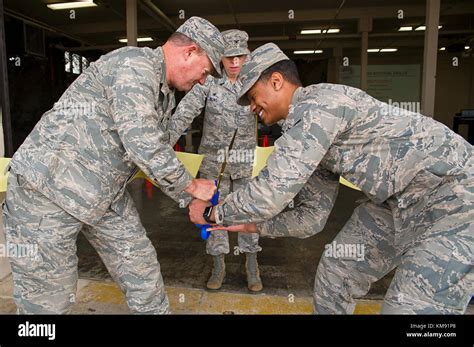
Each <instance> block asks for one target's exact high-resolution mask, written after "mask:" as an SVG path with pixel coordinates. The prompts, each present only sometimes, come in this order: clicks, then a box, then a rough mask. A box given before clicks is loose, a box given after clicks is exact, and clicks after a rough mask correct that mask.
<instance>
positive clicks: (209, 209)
mask: <svg viewBox="0 0 474 347" xmlns="http://www.w3.org/2000/svg"><path fill="white" fill-rule="evenodd" d="M213 208H214V206H207V207H206V208H205V209H204V213H203V214H202V216H203V217H204V219H205V220H206V222H208V223H214V222H213V221H211V216H212V211H213Z"/></svg>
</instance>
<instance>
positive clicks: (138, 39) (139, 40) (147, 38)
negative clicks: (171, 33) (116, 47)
mask: <svg viewBox="0 0 474 347" xmlns="http://www.w3.org/2000/svg"><path fill="white" fill-rule="evenodd" d="M150 41H153V39H152V38H151V37H139V38H137V42H150ZM119 42H122V43H127V42H128V40H127V39H120V40H119Z"/></svg>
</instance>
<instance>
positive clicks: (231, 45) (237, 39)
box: [222, 29, 250, 57]
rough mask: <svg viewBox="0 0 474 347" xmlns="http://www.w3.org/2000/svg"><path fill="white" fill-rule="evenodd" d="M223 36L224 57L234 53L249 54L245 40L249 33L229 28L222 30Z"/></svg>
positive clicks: (234, 54)
mask: <svg viewBox="0 0 474 347" xmlns="http://www.w3.org/2000/svg"><path fill="white" fill-rule="evenodd" d="M222 37H223V38H224V44H225V47H224V57H235V56H236V55H243V54H245V55H247V54H250V51H249V49H248V45H247V41H248V40H249V35H248V34H247V33H246V32H245V31H242V30H237V29H231V30H226V31H223V32H222Z"/></svg>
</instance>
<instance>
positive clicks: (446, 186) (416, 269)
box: [190, 43, 474, 314]
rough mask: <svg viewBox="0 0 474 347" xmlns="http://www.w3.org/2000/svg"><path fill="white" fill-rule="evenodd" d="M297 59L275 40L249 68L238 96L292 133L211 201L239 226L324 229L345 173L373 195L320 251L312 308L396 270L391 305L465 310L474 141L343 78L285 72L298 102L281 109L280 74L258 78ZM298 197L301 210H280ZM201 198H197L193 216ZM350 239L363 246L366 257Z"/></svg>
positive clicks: (222, 218)
mask: <svg viewBox="0 0 474 347" xmlns="http://www.w3.org/2000/svg"><path fill="white" fill-rule="evenodd" d="M288 62H289V60H288V58H287V57H286V56H285V55H284V54H283V52H282V51H281V50H280V49H279V48H278V47H277V46H276V45H275V44H271V43H270V44H266V45H263V46H261V47H259V48H258V49H256V50H255V51H254V52H253V53H252V55H251V59H250V61H248V62H247V63H246V64H245V65H244V67H243V69H242V82H243V87H242V89H241V92H240V96H239V103H240V104H242V105H246V104H249V102H251V108H252V110H253V111H256V112H257V113H259V114H260V115H261V116H262V117H264V121H266V122H271V121H275V120H280V121H283V135H282V137H281V138H279V139H278V140H277V141H276V142H275V151H274V152H273V154H272V155H271V156H270V157H269V159H268V164H267V167H266V169H264V170H263V171H262V172H261V173H260V175H259V176H258V178H257V179H255V180H253V181H251V182H250V183H249V184H247V185H246V186H245V187H243V188H242V189H240V190H238V191H236V192H234V193H232V194H230V195H228V196H227V197H226V199H225V201H224V202H223V203H222V204H221V205H219V206H218V207H217V208H215V209H214V210H215V211H216V212H215V219H216V221H217V222H218V223H219V224H232V223H250V224H244V225H237V226H230V227H227V228H226V230H231V231H237V230H239V231H247V232H256V231H257V232H258V233H259V234H260V236H270V237H280V236H294V237H301V238H304V237H308V236H310V235H313V234H315V233H317V232H319V231H321V230H322V229H323V227H324V224H325V223H326V220H327V218H328V215H329V213H330V211H331V209H332V207H333V205H334V201H335V199H336V196H337V187H338V183H337V181H338V177H339V175H342V176H344V177H345V178H346V179H347V180H348V181H350V182H351V183H353V184H355V185H356V186H358V187H360V188H361V190H362V192H363V193H364V194H365V195H366V197H367V199H366V201H364V202H363V203H362V204H361V205H360V206H359V207H357V208H356V209H355V211H354V213H353V215H352V217H351V218H350V219H349V221H348V222H347V223H346V225H345V226H344V228H343V229H342V230H341V231H340V232H339V234H338V235H337V236H336V239H335V240H334V245H336V246H337V248H338V249H339V245H342V251H341V252H325V253H324V255H323V257H322V259H321V262H320V264H319V266H318V270H317V274H316V280H315V287H314V304H315V311H316V312H317V313H350V312H352V311H353V309H354V306H355V304H354V297H357V296H362V295H364V294H366V293H367V292H368V291H369V288H370V286H371V284H372V283H373V282H375V281H377V280H378V279H380V278H381V277H383V276H384V275H385V274H387V273H388V272H389V271H391V270H392V269H394V268H397V270H396V272H395V276H394V278H393V280H392V282H391V285H390V287H389V289H388V292H387V294H386V296H385V300H384V304H383V306H382V313H416V314H418V313H420V314H439V313H449V314H460V313H463V312H465V310H466V307H467V305H468V302H469V300H470V298H471V295H472V293H473V288H474V285H473V283H474V280H473V276H474V273H473V271H472V269H473V259H474V257H473V249H474V176H473V175H474V160H473V156H472V155H473V147H472V146H471V145H470V144H469V143H467V142H466V141H465V140H464V139H463V138H462V137H460V136H459V135H457V134H455V133H454V132H452V131H451V130H450V129H448V128H447V127H446V126H444V125H442V124H440V123H438V122H436V121H434V120H433V119H431V118H428V117H425V116H423V115H421V114H418V113H413V112H409V111H406V110H402V109H400V108H396V107H391V106H390V105H388V104H386V103H383V102H381V101H378V100H376V99H374V98H372V97H371V96H369V95H368V94H367V93H365V92H363V91H361V90H359V89H356V88H352V87H347V86H343V85H334V84H317V85H311V86H308V87H306V88H302V87H300V86H298V85H297V84H294V83H288V82H287V79H286V77H285V79H284V81H283V84H282V88H288V89H287V91H288V93H289V95H292V98H291V103H290V104H289V105H288V113H287V114H285V115H283V114H277V115H276V116H275V114H272V113H271V112H269V111H270V110H271V109H273V110H274V109H275V107H274V106H275V104H272V105H270V104H269V103H267V105H266V106H262V105H265V103H264V102H262V100H264V101H268V99H264V98H262V93H261V90H262V88H263V89H265V90H266V92H268V93H270V94H271V93H273V91H272V90H270V88H272V86H273V85H278V83H279V82H278V81H280V80H281V78H280V77H279V76H278V74H276V73H272V74H271V77H270V78H272V82H275V81H276V84H273V83H272V84H271V85H270V83H269V82H268V80H265V79H263V80H262V79H261V76H262V74H263V75H265V73H266V71H265V70H266V69H269V71H283V70H284V69H283V70H282V69H281V68H280V67H281V66H284V65H285V64H288ZM275 76H276V77H275ZM280 76H281V75H280ZM285 85H286V87H284V86H285ZM247 92H248V93H247ZM275 100H276V103H277V106H278V103H279V100H281V99H279V98H276V99H275ZM273 103H275V101H273ZM279 106H281V105H279ZM294 198H295V208H294V209H290V210H287V211H286V212H283V213H282V214H279V213H280V212H281V211H282V210H283V209H284V208H285V207H286V206H288V204H289V203H290V202H291V201H292V199H294ZM204 205H205V203H201V202H199V201H198V200H195V201H193V203H192V204H191V207H190V216H191V218H192V219H193V220H195V221H198V220H199V218H198V217H199V214H200V213H201V211H200V210H202V208H203V206H204ZM251 222H252V223H256V224H252V223H251ZM220 228H222V227H220ZM348 246H349V247H360V248H362V249H363V250H364V253H363V259H362V260H361V259H356V257H354V256H353V254H348V253H347V252H346V251H345V250H347V249H348ZM327 250H329V248H327Z"/></svg>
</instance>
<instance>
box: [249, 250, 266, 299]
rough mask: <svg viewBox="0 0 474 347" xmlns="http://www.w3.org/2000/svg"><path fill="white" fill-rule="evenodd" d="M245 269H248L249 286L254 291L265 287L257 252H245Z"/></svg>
mask: <svg viewBox="0 0 474 347" xmlns="http://www.w3.org/2000/svg"><path fill="white" fill-rule="evenodd" d="M245 256H246V258H247V260H246V261H245V270H246V271H247V286H248V288H249V290H251V291H252V292H259V291H261V290H262V289H263V285H262V280H261V279H260V271H259V270H258V263H257V253H245Z"/></svg>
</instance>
